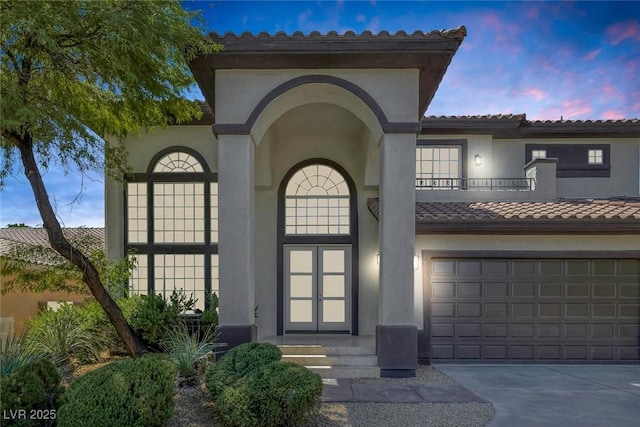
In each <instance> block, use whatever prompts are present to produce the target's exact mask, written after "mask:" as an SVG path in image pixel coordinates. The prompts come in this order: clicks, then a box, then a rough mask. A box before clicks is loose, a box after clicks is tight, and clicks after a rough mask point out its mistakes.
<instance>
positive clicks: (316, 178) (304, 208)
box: [285, 164, 350, 235]
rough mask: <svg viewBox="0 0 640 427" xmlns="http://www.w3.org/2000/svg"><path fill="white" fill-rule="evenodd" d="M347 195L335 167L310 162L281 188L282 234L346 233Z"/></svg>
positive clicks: (347, 221)
mask: <svg viewBox="0 0 640 427" xmlns="http://www.w3.org/2000/svg"><path fill="white" fill-rule="evenodd" d="M349 217H350V194H349V187H348V185H347V183H346V181H345V179H344V177H343V176H342V175H341V174H340V172H338V171H337V170H335V169H333V168H331V167H329V166H326V165H319V164H314V165H310V166H306V167H303V168H302V169H300V170H299V171H297V172H296V173H294V174H293V176H292V177H291V179H290V180H289V182H288V184H287V187H286V190H285V234H287V235H301V234H303V235H304V234H313V235H327V234H349V233H350V231H349V228H350V227H349V226H350V222H349Z"/></svg>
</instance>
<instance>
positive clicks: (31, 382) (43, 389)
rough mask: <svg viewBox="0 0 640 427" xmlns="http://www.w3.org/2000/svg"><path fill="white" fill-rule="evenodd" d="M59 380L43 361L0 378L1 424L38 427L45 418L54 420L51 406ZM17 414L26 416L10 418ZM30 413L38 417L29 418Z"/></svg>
mask: <svg viewBox="0 0 640 427" xmlns="http://www.w3.org/2000/svg"><path fill="white" fill-rule="evenodd" d="M60 380H61V377H60V374H59V373H58V370H57V369H56V367H55V366H54V365H53V363H51V362H50V361H48V360H46V359H40V360H37V361H35V362H31V363H28V364H26V365H24V366H22V367H21V368H19V369H18V370H16V371H15V372H13V373H11V374H9V375H7V376H4V377H2V378H0V397H1V399H0V412H2V414H3V415H2V416H3V422H2V425H6V426H40V425H42V424H43V422H45V421H46V419H49V420H53V419H55V417H56V410H55V405H56V401H57V398H58V395H59V393H60V392H61V388H60ZM18 411H24V412H22V414H26V415H24V416H23V417H19V416H15V417H14V416H12V414H18V413H19V412H18ZM33 413H36V414H37V415H38V416H37V417H32V416H31V415H32V414H33ZM20 418H22V419H20ZM33 418H38V419H33ZM5 423H6V424H5Z"/></svg>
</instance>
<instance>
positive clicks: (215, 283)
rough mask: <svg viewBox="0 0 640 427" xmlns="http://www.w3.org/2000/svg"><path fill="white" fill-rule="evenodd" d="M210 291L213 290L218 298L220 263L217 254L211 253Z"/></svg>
mask: <svg viewBox="0 0 640 427" xmlns="http://www.w3.org/2000/svg"><path fill="white" fill-rule="evenodd" d="M211 292H215V293H216V295H218V298H220V264H219V260H218V255H217V254H214V255H211Z"/></svg>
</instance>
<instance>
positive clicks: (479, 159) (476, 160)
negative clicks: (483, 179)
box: [473, 154, 482, 166]
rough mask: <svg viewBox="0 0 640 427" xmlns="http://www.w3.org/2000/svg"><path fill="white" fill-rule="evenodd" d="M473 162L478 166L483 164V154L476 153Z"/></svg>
mask: <svg viewBox="0 0 640 427" xmlns="http://www.w3.org/2000/svg"><path fill="white" fill-rule="evenodd" d="M473 164H474V165H476V166H482V156H481V155H480V154H476V155H475V157H474V158H473Z"/></svg>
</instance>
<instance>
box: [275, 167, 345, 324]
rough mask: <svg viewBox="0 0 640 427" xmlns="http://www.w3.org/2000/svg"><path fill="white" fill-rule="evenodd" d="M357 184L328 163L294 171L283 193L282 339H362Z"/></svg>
mask: <svg viewBox="0 0 640 427" xmlns="http://www.w3.org/2000/svg"><path fill="white" fill-rule="evenodd" d="M357 259H358V213H357V195H356V188H355V184H354V183H353V181H352V179H351V177H350V176H349V175H348V173H347V172H346V170H344V168H342V167H341V166H340V165H339V164H337V163H335V162H333V161H330V160H327V159H320V158H315V159H309V160H305V161H303V162H300V163H298V164H297V165H295V166H294V167H292V168H291V169H290V170H289V172H287V174H286V175H285V176H284V178H283V179H282V182H281V184H280V188H279V190H278V270H277V271H278V287H277V291H278V292H277V298H278V303H277V307H278V328H277V331H278V335H282V334H284V333H292V332H306V333H309V332H311V333H314V332H315V333H351V334H353V335H357V334H358V280H357V279H358V262H357Z"/></svg>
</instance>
